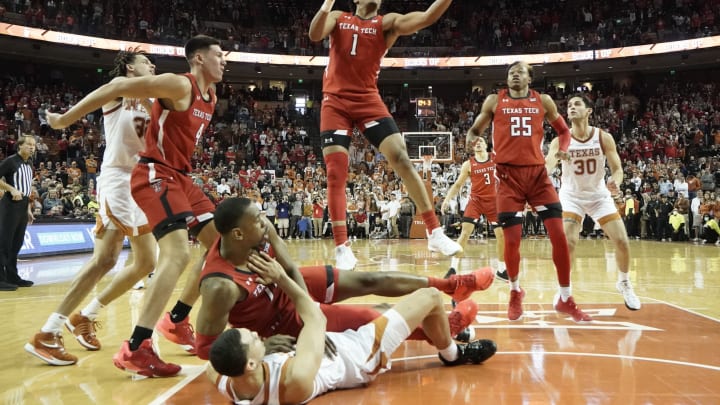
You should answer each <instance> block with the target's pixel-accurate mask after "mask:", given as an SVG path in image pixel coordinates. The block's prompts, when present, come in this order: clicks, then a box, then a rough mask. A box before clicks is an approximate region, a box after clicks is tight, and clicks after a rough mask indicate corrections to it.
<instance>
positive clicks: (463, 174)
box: [440, 144, 470, 212]
mask: <svg viewBox="0 0 720 405" xmlns="http://www.w3.org/2000/svg"><path fill="white" fill-rule="evenodd" d="M467 146H468V145H467V144H466V145H465V147H466V148H467ZM468 177H470V161H469V160H466V161H465V163H463V165H462V167H461V168H460V174H458V178H457V180H455V183H453V185H452V186H451V187H450V189H449V190H448V192H447V195H446V196H445V199H444V200H443V203H442V206H441V208H440V210H441V211H442V212H446V211H447V209H448V206H449V205H450V201H452V199H453V198H455V197H457V195H458V193H460V188H461V187H462V186H463V185H464V184H465V182H466V181H467V179H468Z"/></svg>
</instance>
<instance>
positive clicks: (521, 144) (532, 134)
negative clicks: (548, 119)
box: [492, 89, 545, 166]
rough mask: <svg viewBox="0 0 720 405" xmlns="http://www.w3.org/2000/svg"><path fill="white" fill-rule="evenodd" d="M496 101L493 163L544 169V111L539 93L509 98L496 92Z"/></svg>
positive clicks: (501, 92)
mask: <svg viewBox="0 0 720 405" xmlns="http://www.w3.org/2000/svg"><path fill="white" fill-rule="evenodd" d="M497 100H498V101H497V107H496V108H495V115H494V117H493V127H492V139H493V148H494V150H495V154H496V158H495V163H498V164H508V165H516V166H529V165H544V164H545V157H544V156H543V154H542V143H543V138H544V136H545V131H544V129H543V121H544V120H545V108H543V105H542V99H541V98H540V93H538V92H536V91H535V90H530V91H529V92H528V96H527V97H522V98H512V97H510V95H509V94H508V90H507V89H503V90H500V92H498V96H497Z"/></svg>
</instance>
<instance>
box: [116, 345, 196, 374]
mask: <svg viewBox="0 0 720 405" xmlns="http://www.w3.org/2000/svg"><path fill="white" fill-rule="evenodd" d="M113 364H115V367H117V368H119V369H120V370H123V371H126V372H128V373H131V374H139V375H141V376H144V377H172V376H174V375H176V374H177V373H179V372H180V370H182V367H180V366H179V365H177V364H172V363H165V362H164V361H162V360H161V359H160V357H158V355H157V353H155V350H153V347H152V339H145V340H143V341H142V343H141V344H140V347H138V349H137V350H135V351H134V352H133V351H131V350H130V344H129V343H128V341H127V340H126V341H124V342H123V344H122V346H121V347H120V351H119V352H117V353H115V355H114V356H113Z"/></svg>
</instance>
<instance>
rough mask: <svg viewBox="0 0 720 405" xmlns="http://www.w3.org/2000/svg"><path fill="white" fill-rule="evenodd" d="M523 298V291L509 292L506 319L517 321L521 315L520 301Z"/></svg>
mask: <svg viewBox="0 0 720 405" xmlns="http://www.w3.org/2000/svg"><path fill="white" fill-rule="evenodd" d="M523 298H525V290H523V289H522V288H521V289H520V291H516V290H511V291H510V302H509V303H508V319H509V320H511V321H517V320H518V319H520V317H521V316H522V314H523V309H522V301H523Z"/></svg>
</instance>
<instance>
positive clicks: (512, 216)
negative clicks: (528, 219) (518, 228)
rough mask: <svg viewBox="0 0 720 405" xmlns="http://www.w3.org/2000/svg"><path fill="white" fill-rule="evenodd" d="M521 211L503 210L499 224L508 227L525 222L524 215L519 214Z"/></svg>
mask: <svg viewBox="0 0 720 405" xmlns="http://www.w3.org/2000/svg"><path fill="white" fill-rule="evenodd" d="M518 214H520V213H519V212H501V213H499V214H498V224H499V225H500V226H501V227H503V228H507V227H510V226H513V225H521V224H522V223H523V217H522V215H520V216H518Z"/></svg>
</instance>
